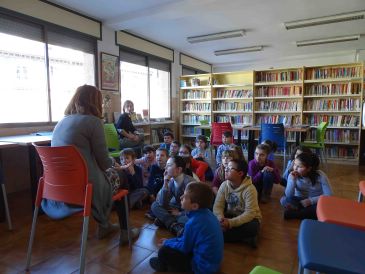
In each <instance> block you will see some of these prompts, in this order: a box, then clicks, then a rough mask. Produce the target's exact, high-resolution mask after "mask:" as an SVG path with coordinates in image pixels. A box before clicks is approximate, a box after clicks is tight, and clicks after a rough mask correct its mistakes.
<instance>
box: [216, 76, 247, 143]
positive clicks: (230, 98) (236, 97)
mask: <svg viewBox="0 0 365 274" xmlns="http://www.w3.org/2000/svg"><path fill="white" fill-rule="evenodd" d="M212 79H213V80H212V84H213V85H212V104H213V111H212V120H213V121H214V122H230V123H231V124H232V126H233V135H234V138H235V139H236V140H237V139H238V132H241V140H242V141H243V143H244V144H245V142H246V141H245V140H247V139H248V137H247V136H246V135H247V133H246V132H244V131H241V130H238V129H237V128H238V127H239V128H242V127H243V126H252V125H253V72H252V71H239V72H231V73H213V74H212Z"/></svg>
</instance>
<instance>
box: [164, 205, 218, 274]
mask: <svg viewBox="0 0 365 274" xmlns="http://www.w3.org/2000/svg"><path fill="white" fill-rule="evenodd" d="M188 217H189V220H188V222H187V223H186V224H185V229H184V234H183V235H182V236H181V237H179V238H172V239H168V240H166V241H165V242H164V246H167V247H170V248H174V249H177V250H179V251H181V252H183V253H185V254H192V268H193V271H194V273H201V274H209V273H216V272H218V271H219V268H220V265H221V262H222V260H223V248H224V242H223V233H222V228H221V226H220V224H219V222H218V219H217V217H216V216H214V214H213V213H212V212H211V211H210V210H209V209H206V208H203V209H198V210H194V211H190V212H189V213H188Z"/></svg>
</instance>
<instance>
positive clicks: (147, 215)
mask: <svg viewBox="0 0 365 274" xmlns="http://www.w3.org/2000/svg"><path fill="white" fill-rule="evenodd" d="M144 216H145V217H146V218H148V219H150V220H152V221H154V220H155V219H156V216H155V215H154V214H153V213H152V211H151V210H149V211H147V213H146V214H145V215H144Z"/></svg>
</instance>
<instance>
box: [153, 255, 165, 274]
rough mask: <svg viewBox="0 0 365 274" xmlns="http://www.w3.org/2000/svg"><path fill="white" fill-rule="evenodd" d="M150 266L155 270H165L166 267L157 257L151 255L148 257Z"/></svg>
mask: <svg viewBox="0 0 365 274" xmlns="http://www.w3.org/2000/svg"><path fill="white" fill-rule="evenodd" d="M150 266H151V267H152V268H153V269H154V270H156V271H157V272H166V271H167V267H165V266H164V265H162V264H161V262H160V260H159V259H158V257H153V258H151V259H150Z"/></svg>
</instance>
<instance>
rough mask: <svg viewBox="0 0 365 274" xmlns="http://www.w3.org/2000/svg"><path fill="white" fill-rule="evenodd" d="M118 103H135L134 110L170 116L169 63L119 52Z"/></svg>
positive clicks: (158, 116) (140, 112) (155, 115)
mask: <svg viewBox="0 0 365 274" xmlns="http://www.w3.org/2000/svg"><path fill="white" fill-rule="evenodd" d="M120 60H121V62H120V70H121V77H120V79H121V106H122V107H123V104H124V102H125V101H126V100H131V101H132V102H133V103H134V111H135V112H136V113H137V114H143V113H144V111H143V110H148V113H149V117H150V118H152V119H156V118H170V117H171V106H170V105H171V104H170V102H171V92H170V78H171V73H170V71H171V68H170V62H168V61H164V60H161V59H157V58H153V57H149V56H143V55H139V54H135V53H131V52H127V51H124V50H123V51H121V52H120Z"/></svg>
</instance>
